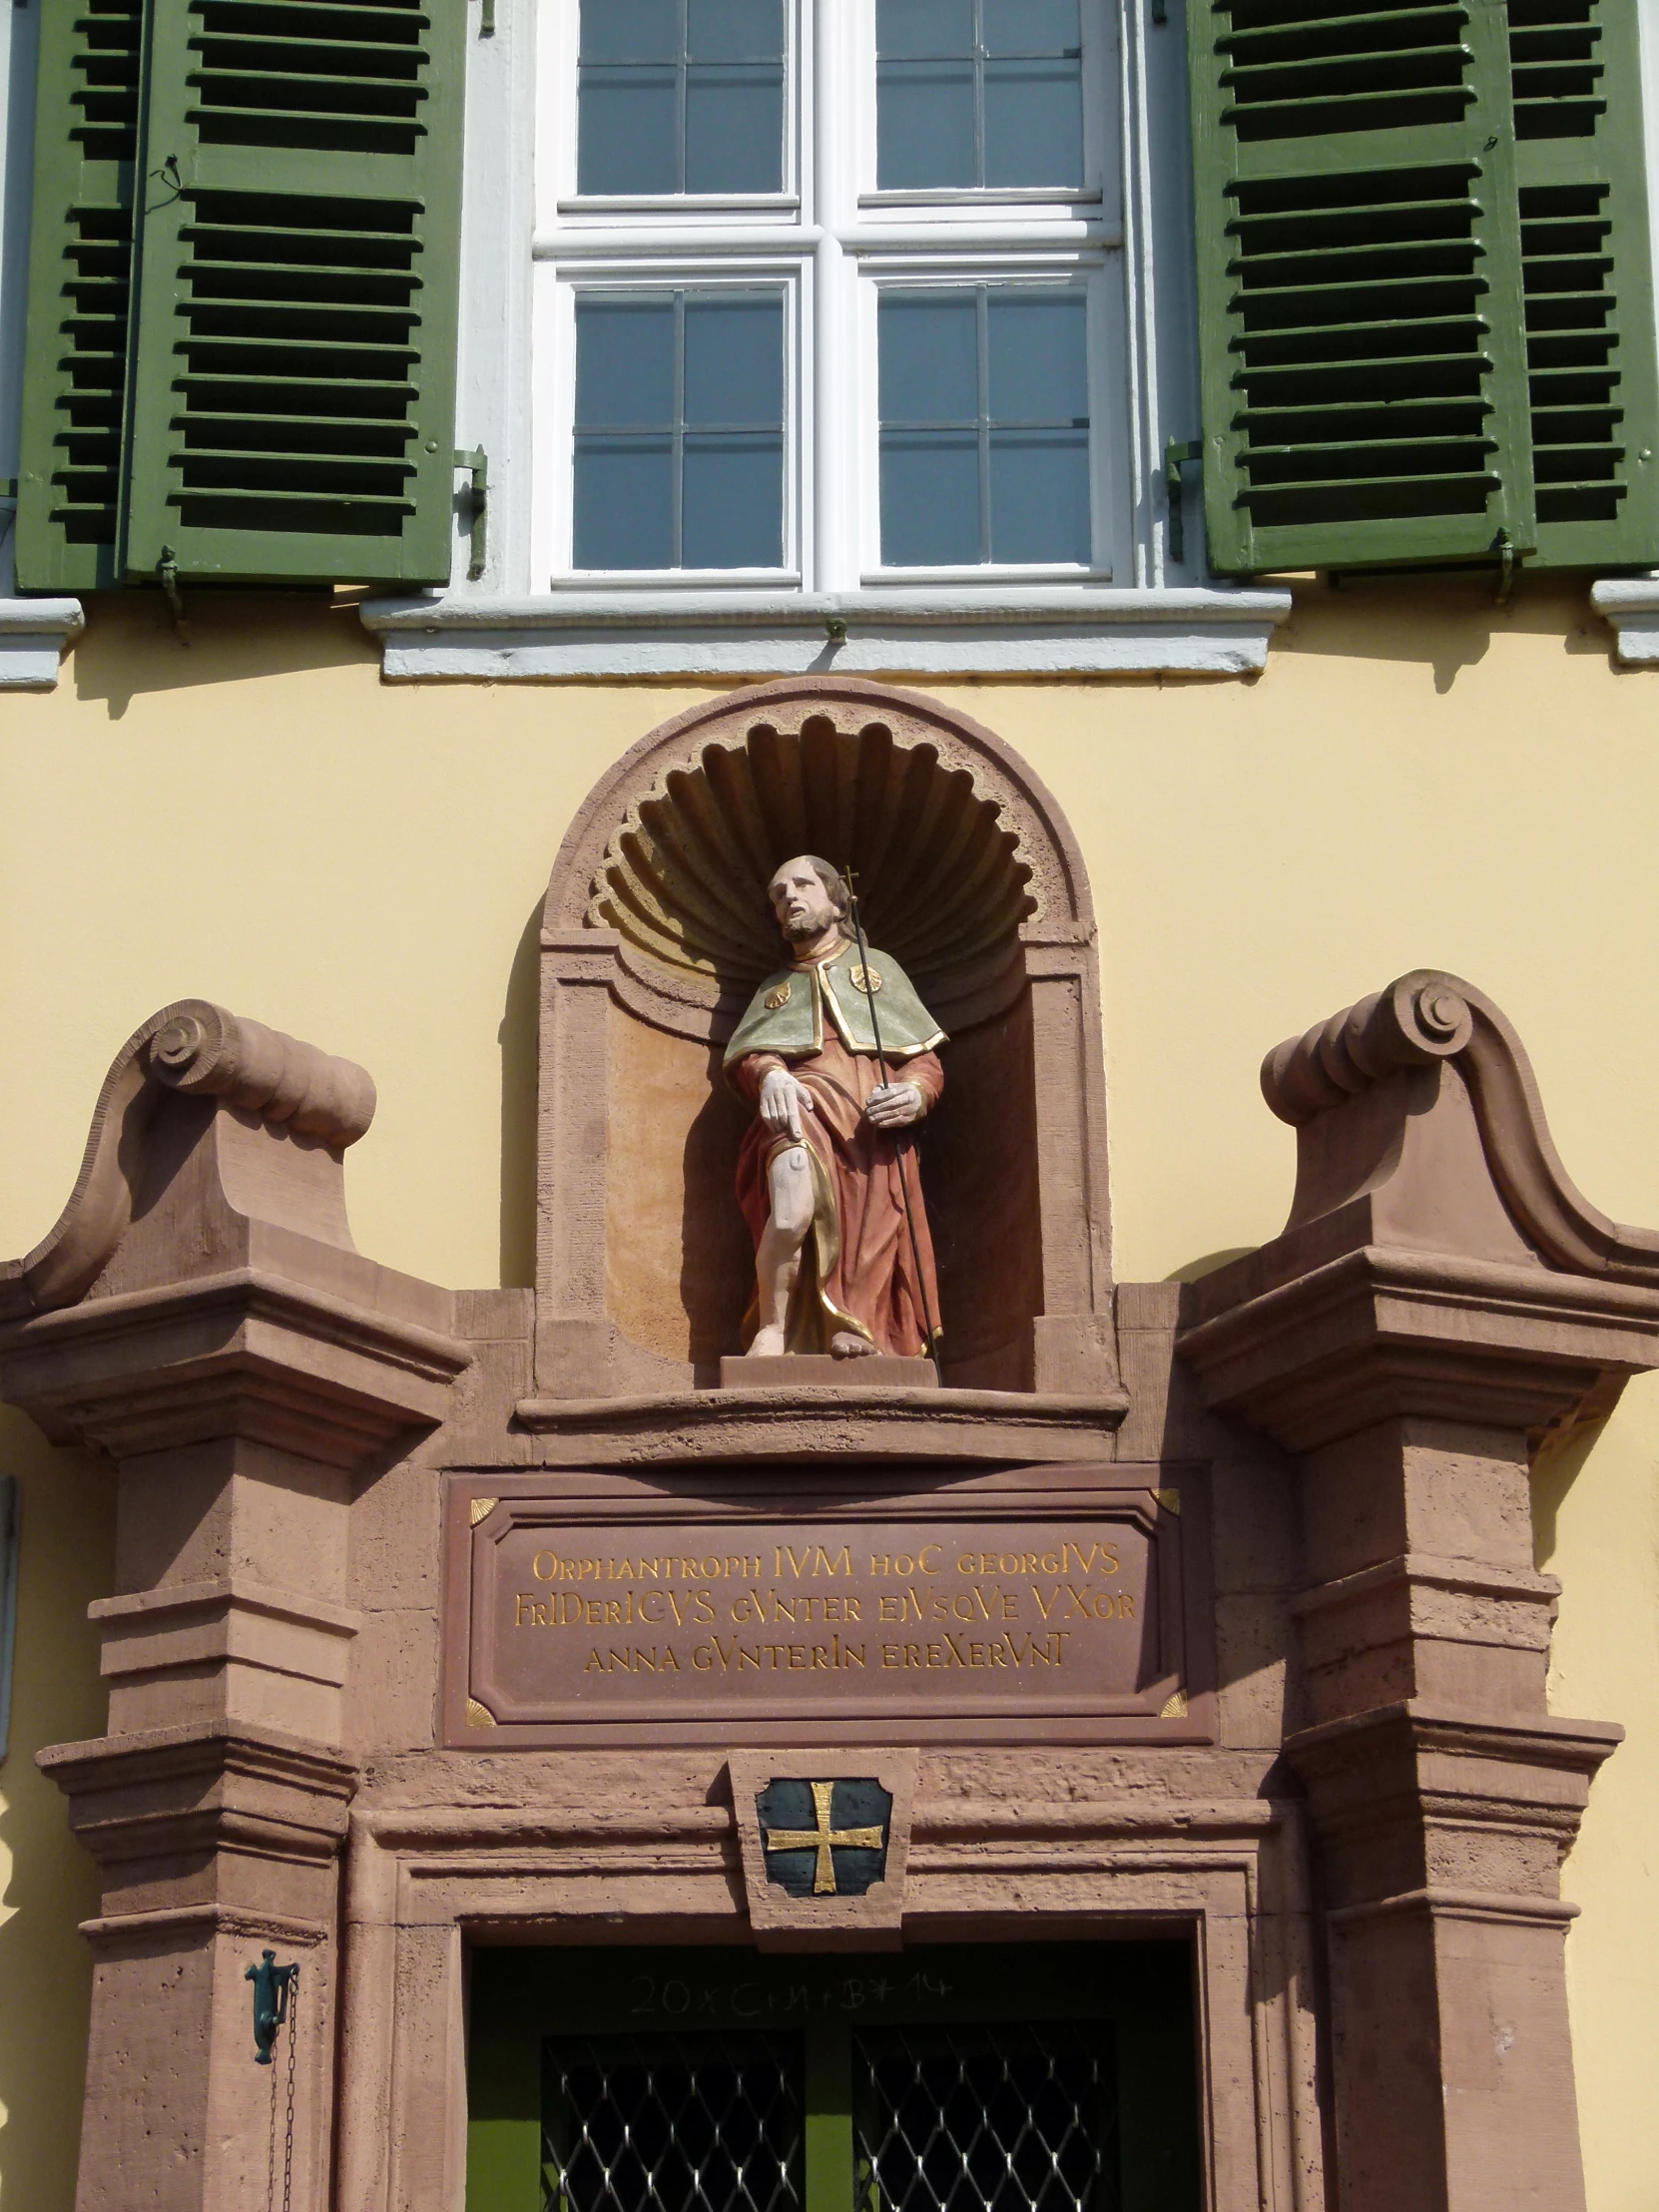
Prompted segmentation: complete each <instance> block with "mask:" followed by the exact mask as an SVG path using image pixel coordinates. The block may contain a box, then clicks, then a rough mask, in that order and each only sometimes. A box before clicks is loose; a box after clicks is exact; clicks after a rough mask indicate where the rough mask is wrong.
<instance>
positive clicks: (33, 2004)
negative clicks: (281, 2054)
mask: <svg viewBox="0 0 1659 2212" xmlns="http://www.w3.org/2000/svg"><path fill="white" fill-rule="evenodd" d="M0 1462H3V1463H4V1465H5V1467H6V1470H7V1472H8V1473H13V1474H16V1475H18V1476H19V1477H20V1478H21V1489H22V1514H21V1528H20V1551H19V1573H18V1619H17V1653H16V1667H15V1672H14V1677H13V1687H12V1728H11V1748H10V1750H9V1752H8V1753H7V1756H6V1761H5V1764H4V1766H0V1876H3V1878H4V1881H5V1894H4V1899H3V1901H0V1990H3V1991H4V1992H5V1998H4V2001H3V2002H0V2111H3V2112H4V2115H5V2118H4V2124H3V2125H0V2201H3V2202H4V2203H5V2204H6V2205H7V2206H13V2205H15V2206H17V2207H19V2212H69V2207H70V2206H71V2204H73V2202H74V2199H75V2169H76V2162H77V2159H78V2156H79V2149H80V2131H81V2092H82V2087H83V2084H84V2082H85V2078H86V2053H87V2014H88V2007H89V2003H90V1999H91V1992H92V1953H91V1951H90V1950H89V1949H88V1947H87V1944H86V1941H85V1939H84V1938H83V1937H82V1936H81V1935H80V1933H79V1924H80V1922H82V1921H84V1920H88V1919H90V1918H91V1917H92V1916H93V1915H95V1914H96V1913H97V1911H98V1907H99V1888H98V1874H97V1869H96V1868H95V1867H94V1865H93V1863H92V1861H91V1859H90V1858H88V1856H87V1855H86V1853H85V1852H84V1851H82V1849H81V1848H80V1846H79V1845H78V1844H76V1843H75V1842H74V1841H73V1840H72V1838H71V1837H70V1834H69V1819H68V1805H67V1803H66V1801H65V1799H64V1797H63V1796H62V1794H61V1793H60V1792H59V1790H58V1789H57V1787H56V1785H55V1784H53V1783H51V1782H48V1781H47V1779H46V1777H45V1776H44V1775H43V1774H42V1773H41V1772H40V1770H39V1768H38V1767H37V1766H36V1765H35V1753H36V1752H37V1751H39V1750H41V1749H42V1748H43V1747H44V1746H46V1745H47V1744H54V1743H65V1742H74V1741H76V1740H78V1739H81V1738H84V1737H89V1736H98V1735H101V1734H102V1733H103V1730H104V1725H105V1712H106V1705H107V1701H106V1698H105V1692H104V1685H103V1682H102V1680H101V1679H100V1677H99V1672H98V1639H97V1637H96V1635H95V1634H94V1632H93V1629H92V1625H91V1623H90V1622H89V1621H88V1620H87V1617H86V1609H87V1606H88V1605H89V1604H90V1602H91V1601H92V1600H93V1599H94V1598H96V1597H106V1596H108V1594H109V1592H110V1588H111V1585H112V1581H113V1575H114V1553H115V1485H114V1481H113V1478H112V1477H111V1475H110V1474H109V1473H108V1472H107V1470H105V1469H104V1468H103V1467H102V1466H101V1465H100V1463H99V1462H98V1461H97V1460H96V1459H94V1458H93V1457H92V1456H91V1455H90V1454H89V1453H85V1452H79V1451H54V1450H53V1449H52V1448H51V1446H50V1445H49V1444H48V1443H47V1442H46V1440H45V1438H44V1437H43V1436H42V1435H41V1433H40V1431H39V1430H38V1429H37V1428H36V1427H35V1426H34V1424H33V1422H32V1421H29V1420H26V1419H25V1418H24V1416H23V1415H22V1414H21V1413H18V1412H14V1411H13V1410H12V1409H11V1408H10V1407H7V1406H0Z"/></svg>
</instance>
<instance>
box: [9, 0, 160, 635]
mask: <svg viewBox="0 0 1659 2212" xmlns="http://www.w3.org/2000/svg"><path fill="white" fill-rule="evenodd" d="M141 31H142V0H46V4H45V5H43V7H42V10H41V25H40V75H39V92H38V94H37V100H36V113H35V181H34V209H33V219H32V223H33V228H32V236H31V240H30V256H29V327H28V330H27V333H26V335H25V341H24V375H23V420H22V432H21V452H20V459H19V465H18V497H17V541H16V542H17V581H18V585H19V587H20V588H21V589H22V590H24V591H58V592H63V591H91V590H95V589H96V588H97V587H98V586H99V585H101V584H112V583H114V582H116V581H117V577H118V569H117V562H116V541H117V527H118V519H119V509H120V502H121V480H122V454H123V450H124V440H123V425H124V420H125V408H126V389H127V349H128V302H129V295H130V290H131V285H130V277H131V264H132V248H133V170H134V160H135V156H136V152H137V146H138V113H139V70H140V60H141V54H140V41H141Z"/></svg>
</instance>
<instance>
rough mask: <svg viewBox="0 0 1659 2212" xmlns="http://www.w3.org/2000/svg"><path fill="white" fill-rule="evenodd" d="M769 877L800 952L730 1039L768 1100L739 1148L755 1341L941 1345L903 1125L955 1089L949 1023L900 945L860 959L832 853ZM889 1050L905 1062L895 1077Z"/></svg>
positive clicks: (757, 1095)
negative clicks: (931, 1005) (922, 989)
mask: <svg viewBox="0 0 1659 2212" xmlns="http://www.w3.org/2000/svg"><path fill="white" fill-rule="evenodd" d="M769 888H770V893H771V897H772V904H773V910H774V911H775V912H776V914H777V916H778V924H779V927H780V928H781V929H782V930H783V932H784V936H785V938H786V940H787V942H788V944H789V947H790V951H791V955H792V958H791V962H790V965H789V966H788V967H787V968H781V969H780V970H779V971H778V972H777V973H776V974H775V975H769V976H768V978H767V980H766V981H765V982H764V983H763V984H762V985H761V987H760V989H759V990H758V991H757V992H756V993H755V996H754V997H753V999H751V1001H750V1004H749V1010H748V1012H747V1013H746V1014H745V1015H744V1017H743V1019H742V1021H740V1022H739V1024H738V1026H737V1028H736V1029H735V1030H734V1032H733V1034H732V1041H731V1043H730V1044H729V1045H728V1046H727V1048H726V1074H727V1077H728V1079H729V1080H730V1081H731V1082H732V1083H733V1084H734V1085H735V1086H736V1088H737V1089H738V1091H739V1092H740V1093H741V1094H742V1095H743V1096H744V1097H745V1098H748V1099H752V1100H753V1101H754V1102H755V1104H756V1105H757V1107H758V1108H759V1111H758V1113H757V1115H756V1118H755V1121H754V1123H753V1124H752V1125H751V1127H750V1128H749V1130H748V1132H747V1133H746V1135H745V1137H744V1142H743V1149H742V1151H741V1152H740V1153H739V1155H738V1203H739V1205H740V1206H741V1207H742V1208H743V1211H744V1218H745V1219H746V1220H747V1221H748V1223H749V1226H750V1229H751V1231H752V1232H753V1234H754V1238H755V1286H756V1289H755V1305H754V1308H753V1309H752V1313H753V1316H754V1322H755V1335H754V1340H753V1342H752V1343H751V1344H750V1346H749V1350H750V1353H751V1354H752V1355H765V1354H777V1353H786V1352H809V1353H810V1352H817V1353H823V1352H829V1353H830V1354H831V1355H832V1356H833V1357H834V1358H836V1359H838V1360H852V1359H858V1358H861V1357H867V1356H868V1355H870V1354H872V1353H888V1354H895V1355H898V1356H899V1357H907V1358H914V1357H915V1356H916V1355H917V1354H919V1353H924V1352H927V1351H929V1350H930V1349H931V1348H930V1346H929V1345H928V1342H927V1334H928V1327H929V1322H930V1321H936V1319H937V1316H938V1311H939V1294H938V1284H937V1279H936V1277H935V1273H934V1267H933V1245H932V1240H931V1238H930V1237H929V1236H928V1233H927V1217H926V1214H925V1212H924V1210H923V1207H922V1202H921V1180H920V1177H919V1176H918V1175H917V1173H916V1166H915V1162H914V1160H913V1159H910V1158H907V1157H906V1154H907V1151H908V1147H907V1145H906V1143H905V1139H904V1135H903V1132H904V1131H905V1130H907V1129H910V1128H912V1127H913V1126H914V1125H915V1123H917V1122H919V1121H920V1120H921V1118H922V1117H923V1115H924V1114H926V1113H928V1112H929V1111H930V1110H931V1109H932V1107H933V1106H935V1105H936V1104H937V1103H938V1098H939V1094H940V1092H941V1091H942V1090H943V1089H944V1071H943V1069H942V1068H941V1067H940V1066H939V1063H938V1061H937V1059H936V1058H935V1057H934V1053H933V1047H934V1046H935V1045H940V1044H943V1043H944V1041H945V1040H944V1035H943V1032H942V1031H941V1030H939V1029H938V1028H936V1027H935V1026H934V1023H933V1019H932V1017H931V1015H930V1014H929V1013H928V1011H927V1009H926V1007H925V1006H923V1005H922V1003H921V1001H920V999H919V998H918V997H917V996H916V994H915V991H914V989H913V988H912V986H911V984H910V981H909V978H908V977H907V976H906V975H905V973H904V971H903V969H902V968H901V967H900V966H899V965H898V963H897V961H896V960H894V959H893V958H892V957H891V956H890V955H889V954H887V953H885V952H877V951H875V950H874V949H873V947H869V948H866V950H865V953H864V955H863V958H862V959H860V957H859V953H858V948H857V945H856V943H855V942H854V939H853V933H852V931H851V929H850V927H849V926H848V924H847V918H846V917H847V913H848V910H849V907H850V904H851V901H850V899H849V897H848V895H847V889H846V885H845V884H844V883H843V882H842V880H841V878H840V876H839V875H838V874H837V873H836V871H835V870H834V869H833V868H832V867H831V866H830V863H829V861H828V860H821V859H819V858H818V857H817V856H816V855H815V854H813V853H803V854H802V855H801V856H800V857H799V858H797V859H794V860H786V861H785V862H784V864H783V866H782V867H781V868H780V869H779V870H778V872H777V874H776V875H774V877H773V878H772V882H771V885H770V886H769ZM872 995H873V996H875V998H876V1005H877V1012H876V1017H875V1020H873V1021H872V1019H871V1013H870V999H871V996H872ZM877 1022H878V1023H879V1027H880V1035H881V1052H880V1055H879V1057H878V1056H877V1054H876V1049H875V1027H876V1023H877ZM882 1061H885V1062H886V1063H887V1064H888V1065H889V1066H893V1067H896V1068H897V1069H899V1070H901V1074H900V1075H899V1076H897V1077H895V1079H893V1080H890V1081H889V1080H887V1079H886V1078H885V1076H884V1074H883V1069H882V1065H881V1062H882ZM906 1197H907V1198H908V1201H909V1204H908V1215H907V1218H906V1206H905V1200H906Z"/></svg>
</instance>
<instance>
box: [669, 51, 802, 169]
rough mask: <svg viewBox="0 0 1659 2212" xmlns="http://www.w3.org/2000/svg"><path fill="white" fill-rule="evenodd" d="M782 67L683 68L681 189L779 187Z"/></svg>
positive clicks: (782, 150)
mask: <svg viewBox="0 0 1659 2212" xmlns="http://www.w3.org/2000/svg"><path fill="white" fill-rule="evenodd" d="M783 187H784V72H783V70H782V69H781V68H776V67H770V66H763V67H761V68H758V69H756V68H748V69H745V68H739V67H734V66H733V65H731V64H728V65H726V66H725V67H718V66H717V67H708V66H702V67H695V68H692V69H689V70H688V71H687V72H686V190H687V191H688V192H781V191H782V190H783Z"/></svg>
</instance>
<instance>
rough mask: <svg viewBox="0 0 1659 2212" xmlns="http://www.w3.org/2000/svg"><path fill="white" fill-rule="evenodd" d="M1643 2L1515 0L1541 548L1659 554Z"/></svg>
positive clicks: (1561, 561)
mask: <svg viewBox="0 0 1659 2212" xmlns="http://www.w3.org/2000/svg"><path fill="white" fill-rule="evenodd" d="M1637 37H1638V33H1637V18H1636V6H1635V0H1510V5H1509V49H1510V58H1511V62H1512V66H1513V81H1514V99H1515V130H1516V136H1517V139H1518V142H1519V143H1518V144H1517V146H1516V150H1515V167H1516V175H1517V182H1518V187H1519V193H1520V225H1521V266H1522V272H1523V276H1524V279H1525V285H1526V348H1527V370H1528V377H1529V382H1530V396H1531V405H1532V453H1533V472H1534V475H1535V478H1536V481H1537V498H1538V550H1537V553H1536V555H1535V557H1534V560H1533V561H1532V562H1531V563H1529V564H1528V565H1529V566H1537V567H1540V568H1544V567H1557V568H1559V567H1578V566H1591V565H1595V566H1608V567H1611V566H1620V565H1633V566H1640V567H1649V566H1652V565H1653V564H1654V563H1656V562H1659V462H1656V461H1655V460H1654V458H1653V455H1654V453H1655V451H1656V450H1659V389H1656V376H1655V361H1654V352H1655V346H1654V302H1653V283H1652V262H1651V259H1650V250H1649V236H1648V225H1649V214H1648V208H1647V191H1646V177H1645V163H1644V159H1643V146H1642V113H1641V56H1640V52H1639V49H1638V44H1637Z"/></svg>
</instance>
